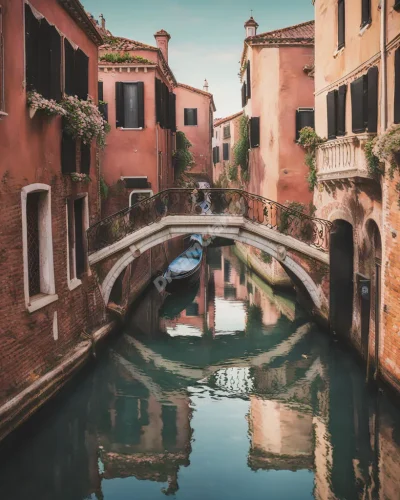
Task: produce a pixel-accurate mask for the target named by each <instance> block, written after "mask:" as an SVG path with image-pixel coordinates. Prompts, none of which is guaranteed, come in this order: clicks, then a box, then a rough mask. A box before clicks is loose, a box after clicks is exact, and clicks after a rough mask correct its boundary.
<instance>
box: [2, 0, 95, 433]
mask: <svg viewBox="0 0 400 500" xmlns="http://www.w3.org/2000/svg"><path fill="white" fill-rule="evenodd" d="M0 29H1V34H0V35H1V36H0V39H1V41H2V49H3V50H2V51H1V57H0V82H1V83H0V95H1V105H0V109H1V116H0V176H1V179H2V182H1V184H0V207H1V221H2V222H1V229H0V255H1V258H0V276H1V278H0V280H1V289H0V332H1V333H0V340H1V345H2V348H1V352H0V366H1V371H0V407H1V405H3V404H4V402H5V401H7V400H10V399H12V398H13V397H14V396H16V395H18V394H20V393H21V391H22V390H24V389H27V390H29V389H30V388H31V387H33V386H32V384H33V383H35V382H37V381H38V379H40V377H42V376H43V375H44V374H47V373H48V372H49V371H50V370H52V369H53V368H54V367H57V366H59V365H60V364H61V363H62V362H63V361H64V360H65V357H68V355H69V354H71V353H72V352H74V350H75V349H76V348H77V346H78V345H79V343H80V342H82V335H83V334H84V333H85V332H86V333H87V334H89V333H90V332H91V331H93V329H94V328H95V327H96V326H98V325H100V324H101V323H102V321H103V318H104V316H103V314H104V304H103V303H102V299H101V294H100V292H99V289H98V287H97V283H96V281H95V280H94V277H93V276H92V275H91V273H90V269H89V266H88V261H87V250H86V229H87V228H88V226H89V225H90V224H92V223H94V222H96V221H97V220H99V218H100V196H99V165H98V162H97V157H98V151H97V147H96V146H95V144H94V143H92V144H91V145H85V144H84V143H83V142H81V141H80V140H79V139H78V140H75V139H73V138H72V136H71V135H69V134H68V133H67V131H66V129H65V127H64V126H63V121H62V118H61V116H49V115H48V114H46V113H45V112H43V111H42V110H40V109H38V110H37V111H36V113H35V111H34V109H33V108H32V107H30V108H29V107H28V105H27V100H28V99H29V96H31V94H30V93H29V92H31V91H36V92H37V93H39V94H40V95H41V96H42V97H43V98H46V99H52V100H54V101H57V102H60V101H61V99H62V96H73V95H78V96H79V97H80V99H81V102H87V99H88V95H89V96H90V97H91V98H93V100H94V102H95V103H96V102H97V73H98V66H97V59H98V46H99V45H100V44H101V43H102V38H101V36H100V35H99V33H98V31H97V30H96V29H95V27H94V26H93V24H92V22H91V20H90V19H89V17H88V16H87V15H86V13H85V11H84V9H83V7H82V5H81V4H80V2H79V1H78V0H70V1H64V0H59V1H56V0H51V1H50V0H32V1H30V2H29V3H28V2H24V1H14V0H0ZM54 105H55V104H54ZM54 105H53V104H52V106H54ZM78 174H79V175H78ZM82 178H84V179H85V180H88V178H90V180H91V182H76V181H79V180H80V179H82ZM67 372H68V370H67V369H66V376H67ZM59 383H62V377H61V379H60V381H59ZM53 390H54V389H53ZM48 396H49V393H48V392H47V393H46V392H44V393H43V394H42V401H45V400H46V398H47V397H48ZM24 401H25V403H24V404H21V403H20V404H19V405H18V410H17V411H15V414H18V412H19V411H21V412H23V411H26V404H27V401H29V397H28V395H25V399H24ZM9 408H12V405H11V404H9ZM3 409H4V407H3ZM13 411H14V410H13ZM32 411H33V409H32V408H30V409H29V412H30V413H31V412H32ZM29 412H28V414H29ZM6 420H7V413H6V414H4V413H3V412H2V422H3V423H4V421H6ZM1 433H2V435H3V428H2V430H1Z"/></svg>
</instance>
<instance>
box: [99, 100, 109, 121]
mask: <svg viewBox="0 0 400 500" xmlns="http://www.w3.org/2000/svg"><path fill="white" fill-rule="evenodd" d="M99 111H100V114H101V116H102V117H103V119H104V120H105V121H106V122H108V103H107V102H106V103H101V104H100V103H99Z"/></svg>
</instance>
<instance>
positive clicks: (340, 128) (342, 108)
mask: <svg viewBox="0 0 400 500" xmlns="http://www.w3.org/2000/svg"><path fill="white" fill-rule="evenodd" d="M346 95H347V85H341V86H340V87H339V91H338V94H337V113H336V127H337V130H336V135H338V136H343V135H346Z"/></svg>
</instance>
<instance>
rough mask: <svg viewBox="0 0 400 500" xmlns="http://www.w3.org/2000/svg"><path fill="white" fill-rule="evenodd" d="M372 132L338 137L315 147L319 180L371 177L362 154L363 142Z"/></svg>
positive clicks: (370, 136)
mask: <svg viewBox="0 0 400 500" xmlns="http://www.w3.org/2000/svg"><path fill="white" fill-rule="evenodd" d="M373 137H374V134H363V135H357V136H355V135H353V136H348V137H340V138H337V139H334V140H331V141H328V142H324V143H323V144H321V145H320V146H318V148H317V155H316V162H317V163H316V165H317V178H318V181H319V182H325V181H335V180H337V181H340V180H346V179H354V180H356V179H372V176H371V175H370V174H369V173H368V164H367V159H366V157H365V154H364V146H365V143H366V142H368V141H370V140H371V139H372V138H373Z"/></svg>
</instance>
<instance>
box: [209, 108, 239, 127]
mask: <svg viewBox="0 0 400 500" xmlns="http://www.w3.org/2000/svg"><path fill="white" fill-rule="evenodd" d="M242 114H243V111H239V113H235V114H234V115H230V116H227V117H226V118H217V119H216V120H214V127H219V126H220V125H222V124H223V123H225V122H230V121H231V120H234V119H235V118H238V117H239V116H241V115H242Z"/></svg>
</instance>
